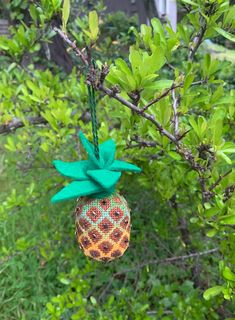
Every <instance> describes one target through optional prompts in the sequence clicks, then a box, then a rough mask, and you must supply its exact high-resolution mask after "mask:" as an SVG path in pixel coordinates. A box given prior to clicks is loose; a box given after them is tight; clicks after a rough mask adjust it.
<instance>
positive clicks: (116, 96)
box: [98, 85, 179, 145]
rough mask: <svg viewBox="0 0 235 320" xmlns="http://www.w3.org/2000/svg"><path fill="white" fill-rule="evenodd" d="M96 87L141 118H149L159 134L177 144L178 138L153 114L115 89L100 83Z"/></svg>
mask: <svg viewBox="0 0 235 320" xmlns="http://www.w3.org/2000/svg"><path fill="white" fill-rule="evenodd" d="M98 89H99V90H100V91H103V92H104V93H105V94H106V95H108V96H109V97H111V98H114V99H116V100H117V101H119V102H121V103H122V104H123V105H124V106H126V107H128V108H129V109H131V110H132V111H134V112H135V113H137V114H139V115H141V116H142V117H143V118H145V119H147V120H149V121H150V122H152V123H153V124H154V125H155V126H156V127H157V129H158V131H159V132H160V134H162V135H164V136H166V137H168V138H169V139H170V140H171V141H172V142H174V143H175V144H176V145H179V142H178V140H177V139H176V137H174V136H173V135H172V134H171V133H170V132H169V131H167V130H166V129H164V128H163V127H162V125H161V124H160V122H158V121H157V120H156V119H155V117H154V116H153V115H150V114H148V113H145V112H142V111H141V109H139V108H138V107H137V106H135V105H134V104H133V103H131V102H130V101H128V100H126V99H124V98H123V97H122V96H120V95H119V94H117V93H116V91H114V90H112V89H109V88H107V87H105V86H104V85H100V86H99V87H98Z"/></svg>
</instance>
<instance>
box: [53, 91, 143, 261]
mask: <svg viewBox="0 0 235 320" xmlns="http://www.w3.org/2000/svg"><path fill="white" fill-rule="evenodd" d="M88 96H89V104H90V109H91V118H92V131H93V144H92V143H90V142H89V141H88V140H87V139H86V137H85V136H84V134H83V133H82V132H80V133H79V137H80V140H81V143H82V145H83V147H84V149H85V150H86V152H87V155H88V159H87V160H81V161H76V162H63V161H60V160H54V161H53V163H54V165H55V167H56V169H57V171H58V172H59V173H60V174H62V175H64V176H66V177H69V178H72V179H74V181H73V182H71V183H70V184H68V185H67V186H66V187H64V188H63V189H62V190H61V191H59V192H58V193H57V194H55V195H54V196H53V197H52V199H51V201H52V202H53V203H55V202H58V201H62V200H69V199H73V198H77V199H78V200H77V206H76V209H75V219H76V236H77V240H78V242H79V244H80V247H81V249H82V250H83V252H84V254H85V255H86V256H88V257H91V258H93V259H95V260H99V261H111V260H113V259H115V258H118V257H120V256H122V255H123V253H124V252H125V251H126V249H127V248H128V246H129V240H130V229H131V224H130V209H129V207H128V205H127V202H126V200H125V199H124V197H122V196H121V195H120V194H118V193H117V192H116V191H115V186H116V184H117V182H118V180H119V178H120V177H121V173H122V171H131V172H140V171H141V169H140V168H139V167H137V166H135V165H133V164H131V163H128V162H125V161H120V160H115V151H116V145H115V142H114V141H113V140H108V141H105V142H104V143H102V144H101V145H99V144H98V133H97V131H98V130H97V121H96V103H95V94H94V89H93V88H92V87H90V86H88Z"/></svg>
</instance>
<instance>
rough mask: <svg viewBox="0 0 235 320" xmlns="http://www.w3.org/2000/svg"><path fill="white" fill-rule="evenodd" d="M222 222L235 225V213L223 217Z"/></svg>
mask: <svg viewBox="0 0 235 320" xmlns="http://www.w3.org/2000/svg"><path fill="white" fill-rule="evenodd" d="M220 223H221V224H231V225H235V214H230V215H227V216H223V217H221V220H220Z"/></svg>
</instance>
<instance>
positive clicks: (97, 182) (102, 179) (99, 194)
mask: <svg viewBox="0 0 235 320" xmlns="http://www.w3.org/2000/svg"><path fill="white" fill-rule="evenodd" d="M79 137H80V140H81V142H82V144H83V147H84V149H85V150H86V152H87V155H88V159H87V160H81V161H76V162H64V161H60V160H54V161H53V164H54V166H55V167H56V169H57V171H58V172H59V173H60V174H61V175H63V176H66V177H69V178H71V179H74V180H75V181H73V182H71V183H70V184H68V185H67V186H65V187H64V188H63V189H62V190H60V191H59V192H58V193H56V194H55V195H54V196H53V197H52V199H51V202H53V203H54V202H58V201H62V200H69V199H73V198H78V197H82V196H92V197H96V198H103V197H105V196H108V195H111V194H112V193H113V192H114V191H115V186H116V184H117V182H118V180H119V178H120V177H121V174H122V171H130V172H141V169H140V168H139V167H137V166H136V165H134V164H131V163H128V162H125V161H121V160H115V151H116V145H115V142H114V141H113V140H111V139H110V140H107V141H105V142H103V143H102V144H101V145H100V146H99V151H100V152H99V159H97V158H96V156H95V149H94V146H93V144H92V143H90V142H89V141H88V140H87V138H86V137H85V136H84V134H83V133H82V132H80V133H79Z"/></svg>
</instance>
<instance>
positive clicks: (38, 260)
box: [0, 0, 235, 320]
mask: <svg viewBox="0 0 235 320" xmlns="http://www.w3.org/2000/svg"><path fill="white" fill-rule="evenodd" d="M179 5H181V6H182V9H183V10H185V11H187V12H188V13H187V14H186V15H185V16H184V18H183V20H182V21H181V22H180V23H179V24H178V30H177V32H174V31H173V30H172V29H171V28H170V27H169V26H167V25H165V26H162V25H161V23H160V22H159V21H158V20H157V19H156V18H155V19H152V20H151V24H150V25H148V26H147V25H141V26H140V27H139V26H138V25H137V19H136V17H134V18H131V19H130V18H129V17H127V16H125V15H124V14H123V13H120V12H119V13H113V14H106V13H105V8H104V6H103V4H102V2H97V3H96V4H95V5H94V4H92V8H91V9H92V10H93V9H96V10H97V12H99V17H100V18H99V30H98V31H99V34H97V32H96V31H97V30H92V28H91V23H90V25H89V18H88V16H89V13H88V9H87V7H86V6H85V5H84V4H83V1H77V2H76V3H75V1H71V6H72V10H71V15H70V17H69V19H68V22H67V25H66V23H65V21H63V22H64V27H66V29H67V32H68V34H70V35H72V37H74V39H76V41H77V45H78V46H79V47H80V48H82V47H83V46H84V44H85V43H86V44H87V46H89V45H91V44H92V46H93V50H92V52H93V58H94V60H95V61H96V64H97V67H98V68H101V65H102V64H103V63H107V64H108V65H110V72H109V74H108V76H107V78H106V80H105V85H106V86H108V87H109V88H113V86H114V87H118V90H119V91H120V94H121V96H122V97H123V98H125V99H127V100H128V101H129V102H132V103H136V104H138V107H139V108H142V107H144V106H145V105H146V104H147V103H148V102H149V101H151V100H152V99H154V98H156V97H161V96H162V95H163V94H164V93H165V92H166V90H169V89H171V87H172V85H178V87H177V88H176V89H175V90H174V92H175V95H177V97H178V103H179V105H178V115H179V134H180V135H181V140H180V141H182V143H183V145H184V148H185V150H187V151H188V150H189V151H190V152H191V154H192V156H193V157H194V159H195V161H196V164H197V165H198V166H200V167H202V168H203V169H204V171H203V172H202V173H201V175H198V172H197V171H196V170H194V169H193V168H192V166H191V165H190V163H189V162H188V161H185V159H184V158H183V155H182V153H180V152H179V150H178V149H177V148H176V146H175V144H174V143H172V142H171V141H170V140H169V139H168V138H166V137H165V136H164V135H161V134H160V133H159V130H157V129H156V127H155V126H154V125H153V123H152V122H150V121H147V120H146V119H145V118H143V117H141V116H139V115H138V114H135V113H133V112H132V111H131V110H130V109H128V108H125V107H124V106H123V105H122V104H121V103H120V102H117V101H115V100H114V99H110V98H109V97H108V96H105V95H104V94H102V93H97V103H98V118H99V138H100V142H102V141H105V140H107V139H108V138H110V137H111V138H113V139H115V141H116V143H117V158H118V159H120V158H122V159H124V160H127V161H128V160H129V161H130V162H134V163H136V164H137V165H138V166H140V167H141V168H142V169H143V174H141V175H139V176H132V175H129V174H126V175H125V176H123V177H122V179H121V182H120V184H119V187H118V188H119V191H120V192H121V194H123V195H124V196H125V198H126V199H127V200H128V203H129V206H130V207H131V209H132V211H131V214H132V232H131V244H130V248H129V249H128V251H127V253H126V254H125V256H124V257H122V258H121V259H120V260H115V261H113V262H110V263H107V264H101V263H97V262H95V261H91V260H89V259H87V258H86V257H85V256H84V255H83V254H82V252H81V250H80V249H79V246H78V244H77V242H76V240H75V235H74V217H73V211H74V206H75V205H76V203H75V202H73V201H71V202H64V203H60V204H56V205H52V204H51V203H50V198H51V196H52V195H53V194H54V193H55V192H56V191H57V190H59V189H60V188H61V187H62V186H64V185H65V183H66V181H65V179H64V178H62V177H60V176H58V175H57V173H56V171H55V170H54V168H53V167H52V160H53V159H61V160H64V161H75V159H78V160H80V159H83V158H84V156H85V154H84V150H82V148H81V146H80V143H79V141H78V137H77V132H78V130H79V129H82V130H83V131H84V132H85V133H86V135H87V136H88V137H89V139H90V140H91V139H92V133H91V132H92V130H91V123H90V114H89V108H88V101H87V89H86V79H85V72H86V69H85V68H84V66H83V65H82V63H81V62H78V59H77V57H76V56H75V54H73V53H72V52H71V50H70V49H68V50H67V51H68V52H69V55H68V56H69V57H71V58H70V59H71V61H72V63H73V66H74V67H73V70H72V71H71V72H67V73H66V72H65V71H64V70H65V68H64V63H65V60H66V59H67V58H66V59H64V61H63V62H62V63H61V65H59V63H58V60H56V61H55V60H53V55H50V54H48V52H49V53H50V50H52V47H51V45H53V44H55V42H56V41H57V44H56V45H59V47H58V48H57V49H56V50H57V51H58V52H59V53H61V52H62V51H60V50H62V48H63V45H64V44H63V43H62V40H61V42H60V43H58V42H59V41H60V40H59V39H58V36H56V35H55V32H54V31H53V29H52V25H54V23H55V22H56V21H57V22H58V21H59V25H62V21H61V18H60V17H61V15H62V1H61V0H53V1H45V0H41V1H38V2H37V3H36V4H33V3H31V2H28V1H18V0H13V1H7V2H4V11H3V12H5V13H6V14H7V15H8V17H9V19H10V21H11V23H12V27H11V30H10V32H11V36H10V37H9V38H7V37H3V36H1V37H0V52H1V56H0V62H1V68H0V75H1V82H0V244H1V245H0V274H1V276H0V288H1V290H0V314H1V319H3V320H11V319H12V320H13V319H17V320H18V319H21V320H28V319H30V320H31V319H53V320H56V319H87V320H89V319H92V320H93V319H97V320H106V319H107V320H109V319H114V320H123V319H137V320H138V319H139V320H144V319H161V320H173V319H177V320H203V319H205V320H206V319H208V320H210V319H211V320H212V319H218V320H220V319H227V320H229V319H230V320H231V319H234V317H235V304H234V303H235V302H234V299H235V232H234V226H235V219H234V217H235V215H234V209H235V197H234V192H233V191H234V178H235V172H234V159H235V158H234V152H235V147H234V138H235V133H234V132H235V131H234V124H235V122H234V114H235V107H234V68H233V66H232V63H231V62H230V60H231V59H229V58H227V59H225V61H224V60H220V59H217V58H220V57H217V56H214V55H210V54H208V53H206V52H205V50H206V49H205V47H204V46H203V45H202V46H198V50H197V51H195V56H194V57H192V58H190V55H189V53H190V52H192V51H193V50H194V49H195V46H194V45H195V43H194V41H196V40H195V39H198V35H199V34H200V32H201V30H202V25H204V26H205V28H206V30H205V33H204V35H203V36H202V42H203V41H204V40H205V39H211V40H212V41H213V40H214V39H216V38H217V37H218V35H219V36H220V37H221V30H220V29H222V33H223V30H224V31H225V32H226V34H225V35H226V36H227V37H230V35H231V32H232V28H234V21H233V17H234V6H233V7H232V6H229V3H228V2H227V1H220V0H208V1H202V0H199V1H188V0H187V1H186V0H182V1H180V2H179ZM77 6H79V9H80V12H81V15H78V14H77V11H76V10H77V9H76V8H77ZM218 28H219V29H218ZM216 30H219V32H218V31H216ZM84 31H86V32H84ZM56 37H57V38H56ZM55 39H57V40H55ZM48 50H49V51H48ZM45 52H46V53H45ZM61 54H62V53H61ZM63 54H66V51H64V53H63ZM26 56H27V57H29V59H26ZM225 58H226V56H225ZM223 59H224V57H223ZM66 61H67V60H66ZM99 70H100V69H99ZM195 82H196V84H195ZM173 102H174V99H173V98H172V96H171V90H169V94H166V95H165V96H164V97H162V98H161V99H159V101H157V102H156V103H154V104H153V105H152V106H151V107H150V108H149V109H148V110H147V111H146V112H147V114H148V115H150V116H152V117H154V118H155V119H157V121H159V123H160V124H161V125H162V126H163V127H164V128H165V129H166V130H168V131H169V132H170V133H171V134H172V135H174V134H175V132H174V125H175V123H174V121H175V119H174V113H173V111H172V104H173ZM189 155H190V154H189ZM218 179H219V181H218ZM217 182H218V183H217ZM216 183H217V184H216ZM215 184H216V185H215ZM213 185H214V186H213ZM211 186H213V188H212V189H210V188H211ZM203 188H206V189H205V190H204V191H208V192H209V191H213V193H212V194H210V193H209V196H208V194H206V193H205V192H204V194H202V191H203ZM205 196H207V198H206V199H205V198H203V197H205ZM211 249H215V250H214V251H213V253H211V252H210V250H211ZM198 252H199V253H202V254H201V255H200V256H199V255H198V256H197V253H198ZM194 255H195V256H194ZM182 256H183V257H185V256H186V257H185V258H182ZM177 257H181V258H179V259H178V258H177ZM169 258H172V259H173V260H172V261H170V260H166V259H169ZM174 259H175V260H174Z"/></svg>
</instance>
